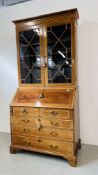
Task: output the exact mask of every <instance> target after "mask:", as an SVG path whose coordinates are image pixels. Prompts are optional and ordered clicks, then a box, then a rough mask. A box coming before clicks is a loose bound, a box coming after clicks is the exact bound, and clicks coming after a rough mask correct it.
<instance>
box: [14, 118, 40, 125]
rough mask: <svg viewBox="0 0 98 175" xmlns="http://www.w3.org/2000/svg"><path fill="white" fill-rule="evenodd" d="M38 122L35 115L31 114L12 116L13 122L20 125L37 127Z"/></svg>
mask: <svg viewBox="0 0 98 175" xmlns="http://www.w3.org/2000/svg"><path fill="white" fill-rule="evenodd" d="M37 123H38V120H37V119H36V118H34V117H30V116H26V117H24V116H11V124H12V126H14V125H20V126H30V125H31V126H32V127H36V126H37Z"/></svg>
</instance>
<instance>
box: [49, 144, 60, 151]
mask: <svg viewBox="0 0 98 175" xmlns="http://www.w3.org/2000/svg"><path fill="white" fill-rule="evenodd" d="M50 147H51V148H52V149H54V150H56V149H58V148H59V147H58V146H57V145H55V146H54V145H50Z"/></svg>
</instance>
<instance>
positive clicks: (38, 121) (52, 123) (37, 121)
mask: <svg viewBox="0 0 98 175" xmlns="http://www.w3.org/2000/svg"><path fill="white" fill-rule="evenodd" d="M11 124H12V125H21V126H29V125H31V126H32V127H37V128H38V129H39V130H40V129H41V128H61V129H73V120H63V119H56V120H55V119H52V120H49V119H48V118H35V117H29V116H28V117H24V116H11Z"/></svg>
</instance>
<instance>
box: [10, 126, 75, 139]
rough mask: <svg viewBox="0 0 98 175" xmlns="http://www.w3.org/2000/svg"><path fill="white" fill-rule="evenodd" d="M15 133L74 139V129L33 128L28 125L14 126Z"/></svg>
mask: <svg viewBox="0 0 98 175" xmlns="http://www.w3.org/2000/svg"><path fill="white" fill-rule="evenodd" d="M12 134H13V135H23V136H35V137H41V138H50V139H56V140H66V141H73V131H72V130H61V129H50V130H49V129H46V128H44V127H43V128H41V129H40V130H39V129H38V128H32V127H27V126H19V125H16V126H13V127H12Z"/></svg>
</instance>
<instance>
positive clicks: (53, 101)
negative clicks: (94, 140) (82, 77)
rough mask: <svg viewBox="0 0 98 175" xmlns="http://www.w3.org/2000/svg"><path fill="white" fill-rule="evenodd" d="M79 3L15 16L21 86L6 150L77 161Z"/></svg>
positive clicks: (11, 116)
mask: <svg viewBox="0 0 98 175" xmlns="http://www.w3.org/2000/svg"><path fill="white" fill-rule="evenodd" d="M78 17H79V16H78V11H77V9H71V10H67V11H61V12H57V13H53V14H47V15H44V16H39V17H34V18H28V19H23V20H17V21H14V23H15V26H16V42H17V63H18V78H19V87H18V89H17V91H16V93H15V96H14V98H13V100H12V103H11V106H10V123H11V145H10V152H11V153H15V152H16V151H17V150H29V151H35V152H40V153H46V154H51V155H56V156H61V157H63V158H65V159H67V160H68V162H69V164H70V165H72V166H76V165H77V151H78V148H80V147H81V143H80V139H79V112H78V88H77V87H78V85H77V61H76V29H77V20H78Z"/></svg>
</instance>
